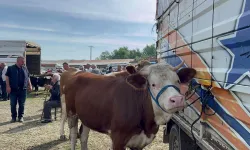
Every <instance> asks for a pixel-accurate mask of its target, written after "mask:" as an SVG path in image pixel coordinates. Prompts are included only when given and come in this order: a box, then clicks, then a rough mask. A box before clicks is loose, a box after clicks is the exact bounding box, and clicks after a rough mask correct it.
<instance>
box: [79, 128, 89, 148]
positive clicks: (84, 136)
mask: <svg viewBox="0 0 250 150" xmlns="http://www.w3.org/2000/svg"><path fill="white" fill-rule="evenodd" d="M89 131H90V129H89V128H88V127H86V126H85V125H83V124H82V133H81V149H83V150H88V138H89Z"/></svg>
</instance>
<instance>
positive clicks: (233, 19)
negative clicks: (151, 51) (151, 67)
mask: <svg viewBox="0 0 250 150" xmlns="http://www.w3.org/2000/svg"><path fill="white" fill-rule="evenodd" d="M156 20H157V43H156V45H157V52H158V53H157V54H158V56H157V57H158V59H161V60H165V61H166V62H167V63H169V64H171V65H172V66H176V65H178V64H180V63H181V62H182V61H185V64H184V65H183V67H192V68H194V69H196V70H197V75H196V77H195V78H194V79H193V80H192V81H191V82H190V83H189V84H188V85H181V92H182V93H183V94H185V96H186V102H187V104H188V107H186V108H185V109H184V110H183V111H180V112H178V113H176V114H174V115H173V117H172V118H171V120H170V121H169V122H168V123H167V124H166V128H165V131H164V142H166V143H169V147H170V150H173V149H177V150H178V149H183V150H187V149H191V150H193V149H208V150H211V149H216V150H217V149H238V150H248V149H250V0H157V12H156Z"/></svg>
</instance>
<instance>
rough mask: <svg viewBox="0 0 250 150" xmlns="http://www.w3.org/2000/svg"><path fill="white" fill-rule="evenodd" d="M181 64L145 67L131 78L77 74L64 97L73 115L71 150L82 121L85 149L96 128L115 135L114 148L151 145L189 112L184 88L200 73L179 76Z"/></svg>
mask: <svg viewBox="0 0 250 150" xmlns="http://www.w3.org/2000/svg"><path fill="white" fill-rule="evenodd" d="M181 65H183V63H182V64H181ZM181 65H178V67H177V68H173V67H171V66H170V65H168V64H162V63H159V64H154V65H150V66H145V67H144V68H142V69H141V70H140V72H139V73H136V74H132V75H129V76H127V77H125V78H124V77H113V76H98V75H94V74H90V73H82V74H78V75H75V76H74V77H73V78H72V79H71V80H70V81H69V83H68V84H67V85H66V87H65V89H64V92H65V96H64V95H63V96H62V98H65V101H66V108H67V114H68V117H69V118H68V125H69V128H70V136H71V149H75V144H76V138H77V128H78V126H77V124H78V118H79V119H80V120H81V122H82V125H81V128H80V134H81V147H82V149H87V141H88V134H89V131H90V129H92V130H95V131H98V132H101V133H105V134H108V135H110V137H111V139H112V147H113V149H114V150H124V149H125V147H129V148H131V149H143V148H144V147H145V146H146V145H148V144H150V143H151V142H152V141H153V139H154V137H155V135H156V133H157V131H158V128H159V125H163V124H165V123H166V122H167V121H168V120H169V119H170V117H171V116H172V114H173V113H175V112H176V111H178V110H181V109H183V108H184V104H185V103H184V102H185V101H184V96H182V95H181V94H180V93H179V84H180V81H189V80H190V79H191V78H193V76H194V75H195V72H196V71H195V70H194V69H191V68H189V69H185V70H186V72H187V76H180V77H181V78H179V77H178V73H176V72H175V71H176V70H177V69H178V68H179V67H180V66H181ZM183 72H184V71H182V74H183ZM189 74H191V75H189ZM144 76H145V77H146V78H144ZM182 78H185V79H182ZM186 78H188V79H186ZM150 95H151V96H150Z"/></svg>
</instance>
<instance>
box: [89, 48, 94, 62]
mask: <svg viewBox="0 0 250 150" xmlns="http://www.w3.org/2000/svg"><path fill="white" fill-rule="evenodd" d="M93 47H94V46H89V48H90V60H92V48H93Z"/></svg>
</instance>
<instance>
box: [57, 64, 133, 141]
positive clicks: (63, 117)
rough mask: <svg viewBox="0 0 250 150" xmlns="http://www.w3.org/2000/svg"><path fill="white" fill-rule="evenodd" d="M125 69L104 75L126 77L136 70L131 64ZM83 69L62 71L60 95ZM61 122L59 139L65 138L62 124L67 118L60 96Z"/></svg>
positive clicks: (63, 102) (64, 105)
mask: <svg viewBox="0 0 250 150" xmlns="http://www.w3.org/2000/svg"><path fill="white" fill-rule="evenodd" d="M126 70H127V71H121V72H112V73H110V74H107V75H106V76H114V77H127V76H128V75H129V74H134V73H135V72H136V69H135V67H133V66H127V67H126ZM83 72H85V71H81V70H78V69H76V68H69V69H68V70H67V71H65V72H63V73H62V74H61V79H60V93H61V95H63V94H64V90H63V87H64V86H65V85H66V84H67V83H68V82H69V81H70V80H71V79H72V78H73V76H74V75H76V74H79V73H83ZM61 109H62V114H61V123H60V139H62V140H63V139H66V137H65V131H64V125H65V122H66V120H67V113H66V103H65V99H64V98H61Z"/></svg>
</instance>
